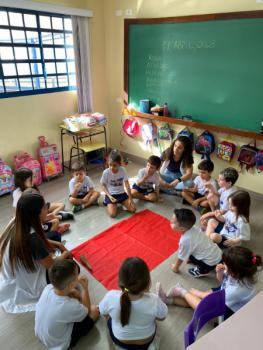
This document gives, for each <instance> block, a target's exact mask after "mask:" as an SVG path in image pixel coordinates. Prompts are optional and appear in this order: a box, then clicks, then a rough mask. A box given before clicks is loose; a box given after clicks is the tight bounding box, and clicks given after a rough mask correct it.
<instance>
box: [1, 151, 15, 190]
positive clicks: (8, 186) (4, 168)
mask: <svg viewBox="0 0 263 350" xmlns="http://www.w3.org/2000/svg"><path fill="white" fill-rule="evenodd" d="M13 186H14V177H13V174H12V170H11V168H10V166H8V165H7V164H6V163H5V162H4V161H3V160H2V159H1V158H0V196H2V195H3V194H6V193H10V192H12V190H13Z"/></svg>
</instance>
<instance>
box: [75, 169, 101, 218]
mask: <svg viewBox="0 0 263 350" xmlns="http://www.w3.org/2000/svg"><path fill="white" fill-rule="evenodd" d="M71 170H72V172H73V178H72V179H71V180H70V181H69V201H70V203H71V204H73V207H72V211H73V213H76V212H78V211H80V210H82V209H84V208H87V207H89V206H90V205H92V204H94V203H96V202H97V200H98V198H99V196H100V193H99V192H97V191H95V190H94V187H95V186H94V183H93V182H92V180H91V178H90V177H89V176H87V174H86V171H85V167H84V165H83V164H82V163H80V162H76V163H74V164H73V165H72V167H71Z"/></svg>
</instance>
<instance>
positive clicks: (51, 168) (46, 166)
mask: <svg viewBox="0 0 263 350" xmlns="http://www.w3.org/2000/svg"><path fill="white" fill-rule="evenodd" d="M38 140H39V148H38V158H39V163H40V166H41V173H42V178H43V180H50V179H51V178H52V177H55V176H58V175H60V174H61V173H62V166H61V161H60V154H59V152H58V149H57V146H56V145H55V144H51V145H49V144H48V143H47V141H46V138H45V136H39V138H38Z"/></svg>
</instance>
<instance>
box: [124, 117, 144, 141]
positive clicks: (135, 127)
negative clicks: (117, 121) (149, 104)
mask: <svg viewBox="0 0 263 350" xmlns="http://www.w3.org/2000/svg"><path fill="white" fill-rule="evenodd" d="M122 131H123V132H124V133H125V134H126V135H128V136H130V137H136V136H138V135H139V133H140V126H139V123H138V122H137V120H136V119H135V118H126V119H124V121H123V123H122Z"/></svg>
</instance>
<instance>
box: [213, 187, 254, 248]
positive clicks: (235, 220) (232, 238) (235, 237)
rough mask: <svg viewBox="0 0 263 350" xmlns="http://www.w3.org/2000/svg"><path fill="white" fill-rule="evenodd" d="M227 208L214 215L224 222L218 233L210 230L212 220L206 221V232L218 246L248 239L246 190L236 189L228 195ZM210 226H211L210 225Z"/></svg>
mask: <svg viewBox="0 0 263 350" xmlns="http://www.w3.org/2000/svg"><path fill="white" fill-rule="evenodd" d="M228 202H229V210H228V211H227V212H226V213H225V214H224V215H220V214H219V215H218V216H216V218H217V220H219V221H220V222H223V223H224V226H223V228H222V230H221V231H220V233H216V232H211V230H212V228H213V222H212V221H211V220H210V221H211V223H210V221H209V222H208V225H207V229H206V234H207V236H208V237H209V238H211V239H212V241H213V242H215V243H217V244H218V245H219V247H220V248H227V247H231V246H233V245H240V244H241V243H242V241H249V240H250V225H249V210H250V195H249V193H248V192H246V191H237V192H234V193H232V194H231V195H230V196H229V197H228ZM210 226H212V228H211V227H210Z"/></svg>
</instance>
